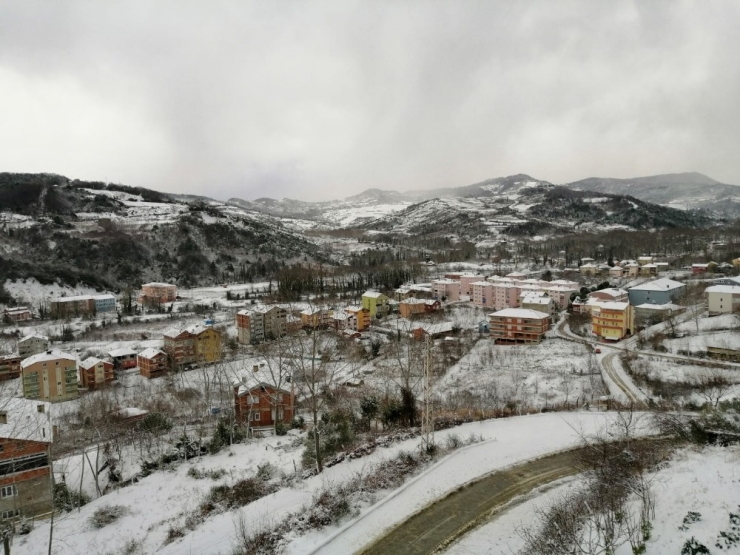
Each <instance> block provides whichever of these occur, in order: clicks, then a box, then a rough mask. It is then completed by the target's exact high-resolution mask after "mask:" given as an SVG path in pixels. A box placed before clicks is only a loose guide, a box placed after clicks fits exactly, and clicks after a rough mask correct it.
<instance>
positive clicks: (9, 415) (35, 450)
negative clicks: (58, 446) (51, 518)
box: [0, 397, 53, 523]
mask: <svg viewBox="0 0 740 555" xmlns="http://www.w3.org/2000/svg"><path fill="white" fill-rule="evenodd" d="M50 413H51V406H50V405H49V403H45V402H43V401H31V400H28V399H19V398H12V397H8V398H5V399H3V400H2V402H0V518H1V519H2V521H4V522H6V523H7V522H8V521H12V520H16V519H20V518H32V517H36V516H41V515H47V514H49V513H50V512H51V510H52V481H51V466H50V460H51V452H50V451H51V443H52V440H53V433H52V430H53V427H52V421H51V414H50Z"/></svg>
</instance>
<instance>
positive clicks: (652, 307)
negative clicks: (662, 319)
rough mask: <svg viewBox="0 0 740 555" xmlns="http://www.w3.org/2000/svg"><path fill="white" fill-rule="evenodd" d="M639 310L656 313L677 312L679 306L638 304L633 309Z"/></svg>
mask: <svg viewBox="0 0 740 555" xmlns="http://www.w3.org/2000/svg"><path fill="white" fill-rule="evenodd" d="M638 308H639V309H640V310H654V311H656V312H663V311H666V310H671V311H673V310H677V309H679V308H681V307H680V306H678V305H676V304H672V303H666V304H651V303H644V304H638V305H637V306H636V307H635V309H638Z"/></svg>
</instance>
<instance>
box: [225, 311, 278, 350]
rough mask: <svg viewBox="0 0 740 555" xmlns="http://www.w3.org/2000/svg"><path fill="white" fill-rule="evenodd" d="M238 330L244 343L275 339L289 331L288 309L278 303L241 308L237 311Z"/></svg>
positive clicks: (240, 340)
mask: <svg viewBox="0 0 740 555" xmlns="http://www.w3.org/2000/svg"><path fill="white" fill-rule="evenodd" d="M236 331H237V335H238V339H239V343H241V344H243V345H249V344H253V343H262V342H263V341H274V340H275V339H278V338H280V337H283V336H285V335H286V334H287V333H288V311H287V310H285V309H284V308H282V307H280V306H277V305H271V306H260V307H255V308H254V309H252V310H240V311H239V312H237V313H236Z"/></svg>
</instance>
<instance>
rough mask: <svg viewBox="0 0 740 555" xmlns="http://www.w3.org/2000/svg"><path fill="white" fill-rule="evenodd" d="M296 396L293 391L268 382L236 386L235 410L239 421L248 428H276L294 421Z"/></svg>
mask: <svg viewBox="0 0 740 555" xmlns="http://www.w3.org/2000/svg"><path fill="white" fill-rule="evenodd" d="M294 404H295V396H294V395H293V393H292V392H290V391H288V390H286V389H283V388H276V387H274V386H272V385H270V384H268V383H264V382H261V383H258V384H255V385H251V386H248V385H244V384H236V385H235V386H234V411H235V413H236V419H237V421H238V422H241V423H243V424H246V425H247V427H248V428H250V429H253V430H257V429H261V428H274V427H275V425H276V424H278V423H282V424H286V425H288V424H290V423H291V422H292V421H293V414H294Z"/></svg>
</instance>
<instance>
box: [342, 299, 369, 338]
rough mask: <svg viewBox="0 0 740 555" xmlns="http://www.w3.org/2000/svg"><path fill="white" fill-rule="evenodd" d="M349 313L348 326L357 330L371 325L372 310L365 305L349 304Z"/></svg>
mask: <svg viewBox="0 0 740 555" xmlns="http://www.w3.org/2000/svg"><path fill="white" fill-rule="evenodd" d="M345 312H346V313H347V316H348V318H347V327H348V328H350V329H352V330H355V331H360V332H362V331H365V330H366V329H368V328H369V327H370V322H372V317H371V316H370V310H369V309H367V308H365V307H363V306H356V305H355V306H348V307H347V308H346V309H345Z"/></svg>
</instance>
